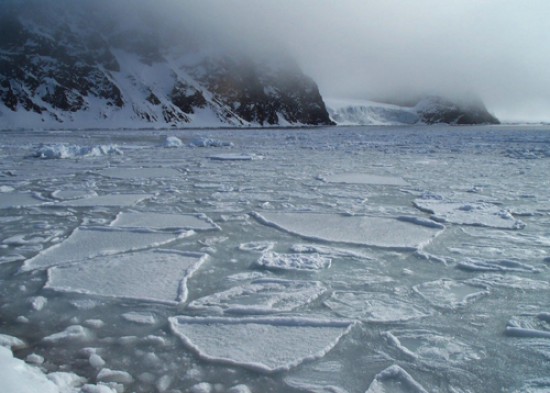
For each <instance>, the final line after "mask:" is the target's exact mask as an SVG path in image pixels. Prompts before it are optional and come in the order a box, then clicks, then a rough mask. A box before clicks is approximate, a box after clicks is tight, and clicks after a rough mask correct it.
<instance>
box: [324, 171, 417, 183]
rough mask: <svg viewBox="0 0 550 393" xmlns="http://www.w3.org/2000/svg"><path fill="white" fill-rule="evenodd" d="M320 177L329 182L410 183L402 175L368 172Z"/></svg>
mask: <svg viewBox="0 0 550 393" xmlns="http://www.w3.org/2000/svg"><path fill="white" fill-rule="evenodd" d="M319 178H320V179H321V180H323V181H325V182H328V183H353V184H371V185H388V186H407V185H408V183H407V182H406V181H405V180H403V179H402V178H400V177H393V176H380V175H371V174H367V173H340V174H334V175H327V176H320V177H319Z"/></svg>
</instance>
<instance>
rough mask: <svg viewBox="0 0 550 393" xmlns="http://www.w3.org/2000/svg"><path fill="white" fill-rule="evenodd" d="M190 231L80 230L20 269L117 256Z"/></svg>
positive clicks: (186, 234)
mask: <svg viewBox="0 0 550 393" xmlns="http://www.w3.org/2000/svg"><path fill="white" fill-rule="evenodd" d="M192 234H193V232H183V233H178V234H171V233H145V232H142V231H122V230H114V229H107V228H103V227H80V228H77V229H75V230H74V232H73V233H72V234H71V235H70V236H69V237H68V238H67V239H65V240H64V241H63V242H61V243H59V244H56V245H54V246H52V247H50V248H48V249H46V250H44V251H42V252H40V253H39V254H38V255H36V256H35V257H33V258H31V259H27V260H26V261H25V263H24V264H23V266H22V267H21V270H23V271H26V270H32V269H40V268H46V267H50V266H58V265H64V264H68V263H71V262H76V261H81V260H86V259H90V258H94V257H97V256H105V255H114V254H120V253H122V252H126V251H133V250H139V249H144V248H149V247H154V246H160V245H162V244H166V243H169V242H171V241H174V240H176V239H179V238H183V237H186V236H190V235H192Z"/></svg>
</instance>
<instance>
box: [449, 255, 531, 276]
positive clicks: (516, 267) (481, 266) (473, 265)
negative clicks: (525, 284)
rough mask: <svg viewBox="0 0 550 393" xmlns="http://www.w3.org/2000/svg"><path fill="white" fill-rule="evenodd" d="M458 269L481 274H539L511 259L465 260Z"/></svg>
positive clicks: (461, 261)
mask: <svg viewBox="0 0 550 393" xmlns="http://www.w3.org/2000/svg"><path fill="white" fill-rule="evenodd" d="M457 267H458V268H459V269H462V270H468V271H480V272H529V273H533V272H539V270H538V269H536V268H534V267H533V266H531V265H528V264H526V263H523V262H519V261H514V260H511V259H501V260H479V259H473V258H465V259H463V260H460V261H458V262H457Z"/></svg>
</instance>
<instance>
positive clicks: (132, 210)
mask: <svg viewBox="0 0 550 393" xmlns="http://www.w3.org/2000/svg"><path fill="white" fill-rule="evenodd" d="M0 223H1V234H0V344H1V345H2V346H5V347H11V349H12V351H13V354H14V356H15V357H16V358H19V359H22V360H24V361H26V363H27V364H29V365H30V364H32V367H34V368H35V371H36V368H39V369H40V370H41V372H42V374H44V375H47V378H48V379H49V380H50V381H53V382H54V383H55V384H56V386H57V388H58V389H59V390H60V391H62V392H80V391H82V392H86V393H89V392H99V391H101V392H108V391H109V392H173V393H175V392H192V393H208V392H216V393H224V392H228V393H247V392H258V393H260V392H261V393H265V392H316V393H317V392H327V393H328V392H333V393H341V392H349V393H364V392H370V393H375V392H387V393H404V392H441V393H468V392H472V393H473V392H518V393H519V392H522V393H523V392H539V393H540V392H549V391H550V127H526V126H524V127H522V126H498V127H492V126H491V127H490V126H484V127H445V126H433V127H349V128H319V129H303V130H301V129H268V130H200V131H193V130H186V131H177V130H173V131H166V130H164V131H159V130H156V131H153V130H139V131H126V130H125V131H122V130H121V131H86V132H84V131H74V132H66V131H59V132H54V131H49V132H45V131H3V132H2V133H1V134H0ZM14 337H17V338H18V339H20V340H21V341H17V340H15V338H14ZM2 354H3V355H2V356H4V359H8V358H9V356H10V355H9V352H2ZM0 360H1V359H0ZM13 361H15V360H10V361H9V362H13ZM9 362H8V361H6V362H5V364H11V363H9ZM6 370H7V369H4V371H3V372H4V373H7V372H8V371H9V370H8V371H6ZM77 376H79V377H77ZM0 390H1V389H0Z"/></svg>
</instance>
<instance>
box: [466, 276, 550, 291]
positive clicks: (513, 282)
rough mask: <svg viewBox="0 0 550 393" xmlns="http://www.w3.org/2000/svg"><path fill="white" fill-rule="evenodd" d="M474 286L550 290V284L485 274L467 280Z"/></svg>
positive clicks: (516, 277) (528, 279)
mask: <svg viewBox="0 0 550 393" xmlns="http://www.w3.org/2000/svg"><path fill="white" fill-rule="evenodd" d="M467 282H469V283H472V284H474V285H483V286H495V287H505V288H513V289H521V290H549V289H550V283H549V282H547V281H542V280H532V279H530V278H524V277H519V276H514V275H510V274H498V273H484V274H481V275H479V276H477V277H474V278H471V279H469V280H467Z"/></svg>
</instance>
